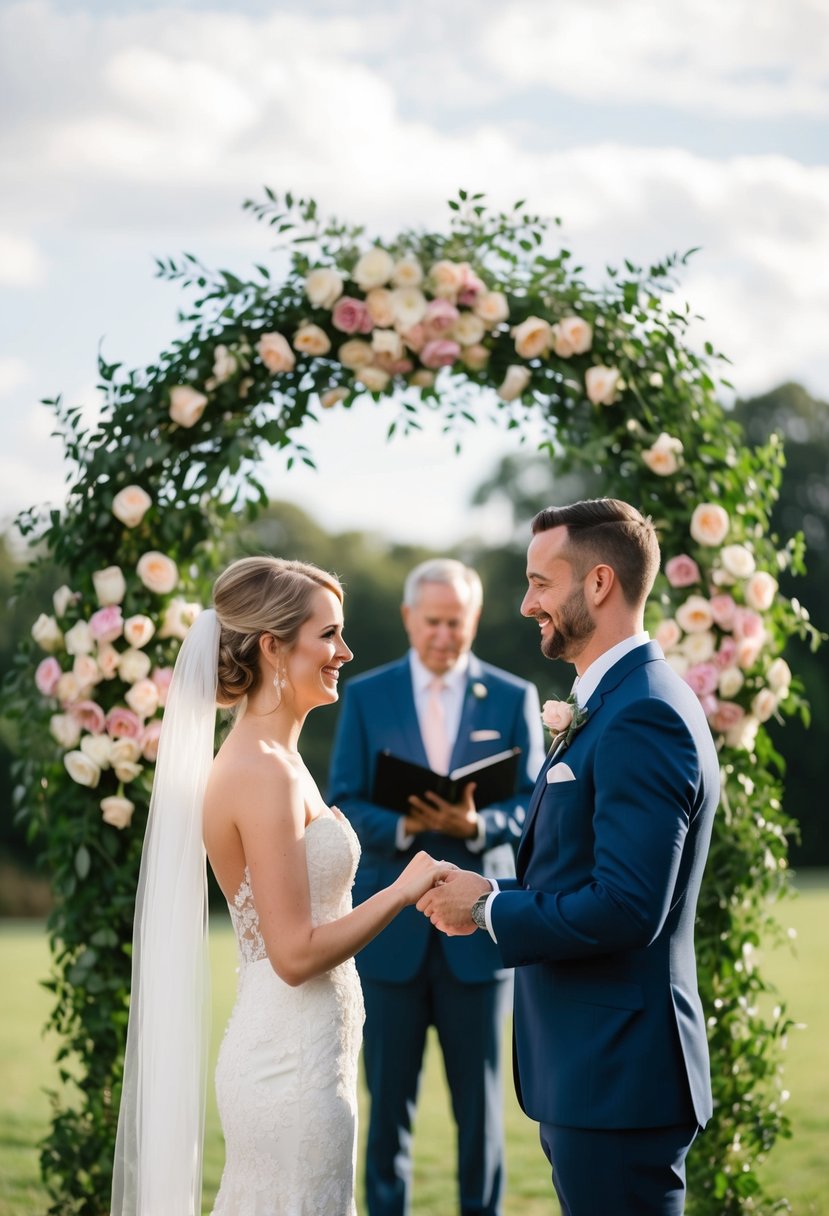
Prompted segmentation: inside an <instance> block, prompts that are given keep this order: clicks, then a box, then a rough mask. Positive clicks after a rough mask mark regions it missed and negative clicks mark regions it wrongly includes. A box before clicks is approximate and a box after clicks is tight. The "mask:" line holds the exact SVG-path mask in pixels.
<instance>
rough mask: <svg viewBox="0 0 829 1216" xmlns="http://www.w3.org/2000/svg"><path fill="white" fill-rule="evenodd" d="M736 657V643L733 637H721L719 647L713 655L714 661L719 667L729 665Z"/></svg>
mask: <svg viewBox="0 0 829 1216" xmlns="http://www.w3.org/2000/svg"><path fill="white" fill-rule="evenodd" d="M736 659H737V643H736V642H735V641H734V639H733V638H723V640H722V641H721V642H720V648H719V650H718V651H717V653H716V654H715V655H714V662H715V663H716V664H717V666H718V667H720V668H725V667H730V666H731V665H732V664H733V663H734V662H736Z"/></svg>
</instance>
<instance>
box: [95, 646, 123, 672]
mask: <svg viewBox="0 0 829 1216" xmlns="http://www.w3.org/2000/svg"><path fill="white" fill-rule="evenodd" d="M120 661H121V656H120V654H119V653H118V651H117V650H116V649H115V647H114V646H110V644H109V642H104V643H102V645H100V646H99V647H98V667H99V668H100V671H101V675H102V676H103V678H104V679H105V680H113V679H114V678H115V676H116V675H117V674H118V664H119V663H120Z"/></svg>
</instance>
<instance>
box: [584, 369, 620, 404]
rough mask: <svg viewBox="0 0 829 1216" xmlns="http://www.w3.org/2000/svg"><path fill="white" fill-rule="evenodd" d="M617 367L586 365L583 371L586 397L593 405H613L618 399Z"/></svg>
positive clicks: (618, 377) (618, 379)
mask: <svg viewBox="0 0 829 1216" xmlns="http://www.w3.org/2000/svg"><path fill="white" fill-rule="evenodd" d="M620 379H621V377H620V376H619V369H618V367H602V366H597V367H588V369H587V371H586V372H585V373H584V387H585V391H586V392H587V398H588V400H589V401H592V402H593V404H594V405H614V404H615V403H616V402H617V401H618V400H619V381H620Z"/></svg>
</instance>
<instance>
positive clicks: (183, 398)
mask: <svg viewBox="0 0 829 1216" xmlns="http://www.w3.org/2000/svg"><path fill="white" fill-rule="evenodd" d="M206 405H207V398H206V397H205V395H204V393H200V392H198V390H197V389H194V388H191V387H190V385H189V384H177V385H176V387H175V388H172V389H170V410H169V413H170V417H171V418H172V420H173V422H176V423H178V425H179V426H181V427H184V429H185V430H188V429H189V428H190V427H191V426H195V425H196V423H197V422H198V420H199V419H200V418H201V416H202V414H203V413H204V410H205V406H206Z"/></svg>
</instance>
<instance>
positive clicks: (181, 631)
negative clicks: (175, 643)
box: [158, 598, 201, 641]
mask: <svg viewBox="0 0 829 1216" xmlns="http://www.w3.org/2000/svg"><path fill="white" fill-rule="evenodd" d="M200 612H201V604H197V603H194V602H188V601H187V600H182V599H179V598H176V599H172V600H170V602H169V604H168V605H167V607H166V608H165V610H164V619H163V620H162V622H161V627H160V628H159V631H158V636H159V637H160V638H180V639H181V640H182V641H183V640H184V638H186V637H187V634H188V632H189V630H190V626H191V625H192V624H193V622H194V621H195V619H196V617H197V616H198V615H199V613H200Z"/></svg>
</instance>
